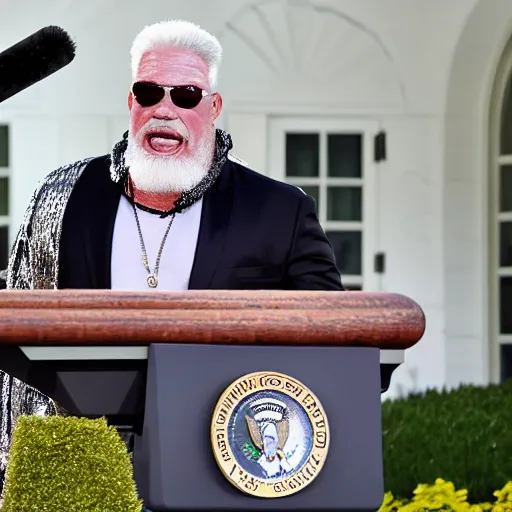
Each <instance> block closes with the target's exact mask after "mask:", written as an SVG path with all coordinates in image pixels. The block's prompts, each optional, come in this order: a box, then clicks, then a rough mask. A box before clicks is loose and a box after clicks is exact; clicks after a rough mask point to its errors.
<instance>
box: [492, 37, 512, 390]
mask: <svg viewBox="0 0 512 512" xmlns="http://www.w3.org/2000/svg"><path fill="white" fill-rule="evenodd" d="M489 143H490V144H489V156H490V170H489V171H490V172H489V185H490V186H489V255H490V258H489V292H490V293H489V306H490V307H489V312H490V315H489V325H490V337H491V339H490V341H491V354H492V361H491V362H492V368H493V373H494V374H495V379H498V380H504V379H508V378H511V377H512V39H511V40H510V41H509V43H508V44H507V46H506V48H505V50H504V52H503V55H502V58H501V61H500V63H499V66H498V70H497V74H496V79H495V83H494V89H493V94H492V101H491V111H490V138H489Z"/></svg>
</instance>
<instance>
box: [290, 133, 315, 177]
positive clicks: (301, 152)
mask: <svg viewBox="0 0 512 512" xmlns="http://www.w3.org/2000/svg"><path fill="white" fill-rule="evenodd" d="M319 159H320V136H319V134H318V133H287V134H286V176H301V177H307V178H311V177H315V176H318V168H319Z"/></svg>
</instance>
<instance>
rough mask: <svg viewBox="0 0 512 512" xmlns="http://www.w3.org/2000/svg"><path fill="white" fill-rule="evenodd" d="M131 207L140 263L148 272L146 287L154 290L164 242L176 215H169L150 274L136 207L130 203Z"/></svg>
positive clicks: (133, 203) (156, 284)
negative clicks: (140, 253)
mask: <svg viewBox="0 0 512 512" xmlns="http://www.w3.org/2000/svg"><path fill="white" fill-rule="evenodd" d="M132 206H133V213H134V214H135V222H136V223H137V230H138V231H139V240H140V248H141V250H142V263H143V264H144V268H145V269H146V270H147V272H148V277H147V278H146V282H147V283H148V286H149V287H150V288H156V287H157V286H158V269H159V268H160V258H161V257H162V252H163V250H164V245H165V241H166V240H167V235H168V234H169V231H170V230H171V226H172V221H173V220H174V216H175V215H176V214H175V213H173V214H172V215H171V220H170V221H169V224H168V225H167V229H166V230H165V234H164V237H163V239H162V243H161V244H160V249H159V250H158V254H157V257H156V262H155V270H154V272H151V269H150V268H149V264H148V254H147V252H146V246H145V245H144V238H143V236H142V230H141V228H140V222H139V216H138V215H137V207H136V206H135V202H132Z"/></svg>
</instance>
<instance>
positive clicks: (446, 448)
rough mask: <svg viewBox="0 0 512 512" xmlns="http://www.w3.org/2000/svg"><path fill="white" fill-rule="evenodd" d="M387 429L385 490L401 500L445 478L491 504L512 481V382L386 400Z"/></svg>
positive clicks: (384, 417) (471, 496) (473, 499)
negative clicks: (421, 484) (421, 486)
mask: <svg viewBox="0 0 512 512" xmlns="http://www.w3.org/2000/svg"><path fill="white" fill-rule="evenodd" d="M382 425H383V457H384V479H385V488H386V490H387V491H390V492H391V493H392V494H393V495H394V496H396V497H397V498H409V497H410V493H411V490H412V489H415V488H416V486H417V484H418V482H435V481H436V479H437V477H438V476H439V475H440V476H442V477H443V478H444V479H446V480H449V481H451V482H453V484H454V485H455V487H457V488H459V489H467V490H468V492H469V496H468V500H469V501H470V502H473V503H480V502H487V501H490V500H492V499H493V493H494V491H495V489H496V488H497V487H499V486H501V485H504V484H506V483H507V482H509V481H512V455H511V454H512V427H511V425H512V381H508V382H505V383H503V384H501V385H490V386H486V387H475V386H461V387H459V388H458V389H456V390H453V391H450V392H448V391H442V392H438V391H428V392H427V393H424V394H421V395H414V396H409V397H407V398H405V399H401V400H396V401H386V402H384V403H383V407H382Z"/></svg>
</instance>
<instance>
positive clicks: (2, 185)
mask: <svg viewBox="0 0 512 512" xmlns="http://www.w3.org/2000/svg"><path fill="white" fill-rule="evenodd" d="M0 215H9V179H8V178H0Z"/></svg>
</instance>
